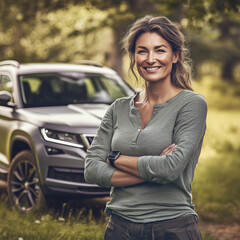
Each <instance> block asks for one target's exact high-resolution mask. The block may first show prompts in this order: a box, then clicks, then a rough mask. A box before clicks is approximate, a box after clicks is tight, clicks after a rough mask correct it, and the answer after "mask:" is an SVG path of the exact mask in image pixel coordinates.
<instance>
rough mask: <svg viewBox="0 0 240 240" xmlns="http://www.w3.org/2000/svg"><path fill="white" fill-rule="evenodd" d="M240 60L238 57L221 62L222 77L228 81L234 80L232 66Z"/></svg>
mask: <svg viewBox="0 0 240 240" xmlns="http://www.w3.org/2000/svg"><path fill="white" fill-rule="evenodd" d="M239 61H240V58H232V59H229V60H226V61H225V62H224V63H223V68H222V78H223V79H224V80H227V81H229V82H234V81H235V79H234V68H235V66H236V65H237V64H238V62H239Z"/></svg>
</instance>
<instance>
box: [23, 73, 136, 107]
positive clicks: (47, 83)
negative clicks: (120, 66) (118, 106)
mask: <svg viewBox="0 0 240 240" xmlns="http://www.w3.org/2000/svg"><path fill="white" fill-rule="evenodd" d="M19 81H20V86H21V93H22V94H21V95H22V101H23V105H24V107H41V106H58V105H68V104H78V103H107V104H110V103H112V102H113V101H114V100H115V99H116V98H119V97H124V96H129V95H131V94H133V91H132V90H131V89H130V88H129V87H128V86H127V85H126V84H125V83H124V81H123V80H122V79H120V78H119V77H116V76H115V75H113V76H108V75H106V76H105V75H101V74H87V73H73V72H61V73H54V74H53V73H50V74H31V75H30V74H28V75H21V76H19Z"/></svg>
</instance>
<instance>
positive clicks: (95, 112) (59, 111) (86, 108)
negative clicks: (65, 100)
mask: <svg viewBox="0 0 240 240" xmlns="http://www.w3.org/2000/svg"><path fill="white" fill-rule="evenodd" d="M108 107H109V105H105V104H72V105H68V106H54V107H38V108H25V109H18V110H17V114H18V115H19V116H18V118H20V119H21V120H23V121H27V122H31V123H33V124H35V125H38V126H39V127H50V126H49V125H52V126H53V128H55V127H57V128H58V126H59V125H62V126H63V125H65V126H70V127H81V128H82V127H98V126H99V124H100V122H101V119H102V118H103V116H104V114H105V112H106V110H107V108H108ZM54 126H55V127H54Z"/></svg>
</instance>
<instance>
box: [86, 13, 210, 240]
mask: <svg viewBox="0 0 240 240" xmlns="http://www.w3.org/2000/svg"><path fill="white" fill-rule="evenodd" d="M123 44H124V47H125V49H126V50H127V51H128V53H129V55H130V60H131V65H130V68H131V70H132V72H133V74H134V75H135V77H137V75H136V73H135V71H134V67H135V66H136V68H137V71H138V73H139V75H140V76H141V77H142V78H143V79H144V81H145V90H144V91H142V92H140V93H137V94H136V95H135V96H133V97H126V98H121V99H118V100H116V101H115V102H114V103H113V104H112V105H111V106H110V107H109V109H108V111H107V112H106V114H105V116H104V118H103V120H102V123H101V126H100V128H99V130H98V133H97V135H96V137H95V139H94V141H93V143H92V145H91V147H90V148H89V149H88V154H87V157H86V164H85V179H86V181H87V182H90V183H97V184H99V185H100V186H104V187H113V188H112V191H111V196H112V199H111V201H110V202H108V203H107V206H106V213H107V214H108V215H110V220H109V222H108V226H107V228H106V232H105V239H113V240H118V239H121V240H122V239H138V240H139V239H141V240H142V239H166V240H170V239H183V240H187V239H201V235H200V233H199V230H198V227H197V219H198V216H197V214H196V212H195V211H194V205H193V204H192V194H191V183H192V180H193V175H194V170H195V167H196V164H197V161H198V157H199V154H200V151H201V146H202V141H203V136H204V133H205V129H206V114H207V105H206V102H205V100H204V98H203V97H202V96H200V95H198V94H196V93H194V92H193V91H192V89H191V86H190V83H191V71H190V67H189V65H188V63H187V58H186V49H185V48H184V37H183V35H182V33H181V32H180V30H179V29H178V27H177V25H176V24H174V23H172V22H171V21H170V20H168V19H167V18H166V17H151V16H146V17H144V18H142V19H140V20H138V21H136V22H135V23H134V24H133V26H132V27H131V28H130V29H129V31H128V33H127V35H126V36H125V38H124V39H123ZM112 151H114V152H112Z"/></svg>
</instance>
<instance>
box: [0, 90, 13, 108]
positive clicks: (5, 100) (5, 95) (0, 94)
mask: <svg viewBox="0 0 240 240" xmlns="http://www.w3.org/2000/svg"><path fill="white" fill-rule="evenodd" d="M11 98H12V94H11V93H10V92H7V91H0V105H1V106H7V107H14V104H13V103H11V102H10V100H11Z"/></svg>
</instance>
